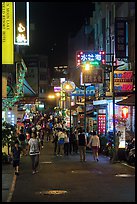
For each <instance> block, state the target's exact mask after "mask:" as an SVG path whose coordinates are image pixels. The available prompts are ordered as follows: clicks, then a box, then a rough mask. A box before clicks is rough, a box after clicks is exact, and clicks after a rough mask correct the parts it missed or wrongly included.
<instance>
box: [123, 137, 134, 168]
mask: <svg viewBox="0 0 137 204" xmlns="http://www.w3.org/2000/svg"><path fill="white" fill-rule="evenodd" d="M125 153H126V160H127V162H128V163H129V164H135V138H133V139H132V140H130V141H129V142H128V143H127V144H126V148H125Z"/></svg>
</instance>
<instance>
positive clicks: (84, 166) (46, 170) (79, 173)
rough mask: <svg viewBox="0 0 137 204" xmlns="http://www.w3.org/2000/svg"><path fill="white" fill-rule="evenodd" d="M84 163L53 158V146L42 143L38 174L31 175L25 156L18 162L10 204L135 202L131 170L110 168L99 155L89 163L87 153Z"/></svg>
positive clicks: (71, 157)
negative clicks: (17, 174)
mask: <svg viewBox="0 0 137 204" xmlns="http://www.w3.org/2000/svg"><path fill="white" fill-rule="evenodd" d="M86 159H87V161H86V162H85V163H81V162H80V161H79V155H69V156H62V157H57V156H54V155H53V144H52V143H51V142H46V143H45V144H44V148H43V149H42V150H41V154H40V166H39V173H37V174H35V175H32V174H31V173H32V171H31V160H30V158H29V156H27V157H23V158H22V159H21V167H20V168H21V171H20V175H19V176H18V177H17V180H16V185H15V189H14V192H13V195H12V199H11V202H135V169H134V168H130V167H129V166H125V165H123V164H121V163H116V164H110V162H109V159H108V158H107V157H104V156H101V155H100V157H99V162H96V161H93V158H92V155H91V153H87V158H86ZM61 191H64V192H63V194H60V193H61ZM48 193H49V194H48ZM50 193H52V194H50Z"/></svg>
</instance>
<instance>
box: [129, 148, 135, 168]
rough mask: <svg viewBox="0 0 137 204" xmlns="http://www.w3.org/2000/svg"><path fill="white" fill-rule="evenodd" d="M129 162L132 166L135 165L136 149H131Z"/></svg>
mask: <svg viewBox="0 0 137 204" xmlns="http://www.w3.org/2000/svg"><path fill="white" fill-rule="evenodd" d="M127 162H128V163H129V164H131V165H135V147H134V148H132V149H130V151H129V154H128V157H127Z"/></svg>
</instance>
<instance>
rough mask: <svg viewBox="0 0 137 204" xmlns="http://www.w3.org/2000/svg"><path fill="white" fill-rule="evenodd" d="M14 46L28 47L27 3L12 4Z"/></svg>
mask: <svg viewBox="0 0 137 204" xmlns="http://www.w3.org/2000/svg"><path fill="white" fill-rule="evenodd" d="M14 44H15V45H29V2H14Z"/></svg>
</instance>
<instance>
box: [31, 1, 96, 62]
mask: <svg viewBox="0 0 137 204" xmlns="http://www.w3.org/2000/svg"><path fill="white" fill-rule="evenodd" d="M92 8H93V7H92V3H91V2H90V3H89V2H30V23H33V24H35V30H34V31H30V43H31V44H30V47H29V52H30V53H31V54H33V53H34V54H45V55H48V56H49V59H50V61H49V63H51V61H52V63H51V64H52V65H56V64H58V65H61V64H63V65H64V64H67V49H68V48H67V40H68V36H69V35H74V34H75V33H76V32H77V31H78V30H79V29H80V27H81V26H82V24H83V22H85V19H86V18H87V17H89V16H92ZM51 59H52V60H51Z"/></svg>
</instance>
